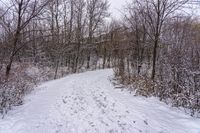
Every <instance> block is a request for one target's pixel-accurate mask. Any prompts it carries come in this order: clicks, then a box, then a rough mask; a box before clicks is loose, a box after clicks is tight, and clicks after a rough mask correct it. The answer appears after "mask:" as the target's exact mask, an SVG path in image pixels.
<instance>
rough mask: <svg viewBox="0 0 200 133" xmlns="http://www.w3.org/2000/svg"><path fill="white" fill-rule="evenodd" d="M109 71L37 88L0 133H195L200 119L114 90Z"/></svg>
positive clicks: (0, 124)
mask: <svg viewBox="0 0 200 133" xmlns="http://www.w3.org/2000/svg"><path fill="white" fill-rule="evenodd" d="M112 73H113V72H112V70H100V71H93V72H86V73H82V74H74V75H71V76H67V77H66V78H62V79H59V80H56V81H51V82H47V83H45V84H43V85H41V86H39V87H37V89H36V90H35V91H34V92H33V93H32V94H30V95H29V96H27V98H26V100H25V104H24V105H23V106H20V107H17V108H15V109H14V110H12V111H10V112H9V114H8V115H7V116H6V117H5V118H4V119H3V120H2V119H0V133H200V119H194V118H192V117H190V116H188V115H185V114H184V113H183V112H181V111H179V110H177V109H174V108H171V107H169V106H167V105H165V104H164V103H162V102H159V101H158V100H157V99H156V98H149V99H146V98H143V97H134V96H133V95H131V94H129V93H128V92H126V91H120V90H117V89H114V87H113V85H112V84H111V83H110V81H109V77H110V76H112Z"/></svg>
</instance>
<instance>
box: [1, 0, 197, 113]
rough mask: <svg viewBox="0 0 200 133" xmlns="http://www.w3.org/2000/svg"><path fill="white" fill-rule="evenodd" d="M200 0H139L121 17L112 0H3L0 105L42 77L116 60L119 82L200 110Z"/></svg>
mask: <svg viewBox="0 0 200 133" xmlns="http://www.w3.org/2000/svg"><path fill="white" fill-rule="evenodd" d="M198 4H199V2H198V1H192V0H132V1H130V2H129V3H127V4H126V5H125V6H124V7H123V9H122V11H121V19H116V18H112V17H111V13H110V12H109V6H110V3H109V1H108V0H6V1H5V0H0V113H2V114H6V113H7V111H9V110H10V109H11V108H12V107H13V106H18V105H21V104H23V98H24V96H25V95H27V94H28V93H30V92H31V91H32V89H33V88H34V86H36V85H38V84H40V83H41V82H44V81H48V80H53V79H58V78H61V77H64V76H66V75H68V74H72V73H80V72H84V71H87V70H96V69H107V68H112V69H113V70H114V74H115V78H114V79H113V81H114V82H115V84H120V85H121V86H126V87H128V88H129V89H130V90H131V91H135V92H136V95H142V96H145V97H151V96H155V97H159V99H160V100H161V101H164V102H166V103H169V104H170V105H172V106H175V107H183V108H184V109H185V111H186V112H187V113H189V114H191V115H192V116H199V113H200V20H199V18H198V16H196V15H194V14H192V13H187V12H186V10H191V9H190V8H192V6H194V5H195V6H198ZM192 10H194V9H192ZM194 12H198V10H197V9H195V10H194Z"/></svg>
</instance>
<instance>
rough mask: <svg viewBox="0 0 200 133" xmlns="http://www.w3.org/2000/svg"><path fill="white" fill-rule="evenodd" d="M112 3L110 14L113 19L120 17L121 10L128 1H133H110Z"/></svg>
mask: <svg viewBox="0 0 200 133" xmlns="http://www.w3.org/2000/svg"><path fill="white" fill-rule="evenodd" d="M108 1H109V2H110V12H111V15H112V17H114V18H119V17H120V9H121V8H122V7H123V6H124V5H125V4H126V2H127V1H131V0H108Z"/></svg>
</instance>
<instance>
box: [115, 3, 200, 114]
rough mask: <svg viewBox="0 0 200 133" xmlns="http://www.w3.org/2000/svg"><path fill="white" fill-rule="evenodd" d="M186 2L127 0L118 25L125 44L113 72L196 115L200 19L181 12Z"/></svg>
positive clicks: (142, 91) (199, 82) (143, 91)
mask: <svg viewBox="0 0 200 133" xmlns="http://www.w3.org/2000/svg"><path fill="white" fill-rule="evenodd" d="M187 2H188V1H187V0H180V1H177V0H144V1H137V0H134V1H133V3H132V4H129V5H128V6H127V8H126V14H125V18H124V19H125V21H124V23H123V27H122V28H123V29H124V36H125V37H126V38H128V39H125V40H128V43H127V42H126V44H128V45H127V46H126V47H123V49H120V51H121V52H122V53H123V57H121V59H119V61H118V64H117V65H116V66H115V74H116V76H117V77H118V78H119V79H120V81H121V83H123V84H128V85H132V86H133V88H134V89H136V92H137V93H138V94H142V95H145V96H152V95H153V96H158V97H160V99H161V100H164V101H168V102H169V101H170V103H172V105H173V106H176V107H177V106H178V107H180V106H181V107H184V108H186V109H189V110H191V112H192V113H191V114H192V115H195V113H199V112H200V40H199V38H200V36H199V35H200V34H199V33H200V22H199V19H197V18H195V17H193V16H191V15H188V14H187V15H186V14H183V13H182V14H181V13H180V9H182V8H183V6H184V5H185V4H187ZM121 45H123V43H122V44H121ZM123 46H124V45H123Z"/></svg>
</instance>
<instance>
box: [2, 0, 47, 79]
mask: <svg viewBox="0 0 200 133" xmlns="http://www.w3.org/2000/svg"><path fill="white" fill-rule="evenodd" d="M11 3H12V5H14V8H13V10H14V14H13V15H14V16H13V19H15V18H16V23H15V25H14V28H15V30H14V34H13V40H12V51H11V54H10V57H9V61H8V64H7V66H6V79H8V78H9V74H10V70H11V67H12V63H13V60H14V57H15V55H16V54H17V53H18V52H19V51H20V50H21V49H22V48H23V47H24V44H23V45H20V44H19V39H20V35H21V31H22V30H23V29H24V28H25V27H26V26H27V25H28V24H29V23H30V21H31V20H32V19H34V18H35V17H37V16H38V15H39V14H40V13H41V11H42V9H43V8H44V7H45V6H46V5H47V3H48V1H44V2H42V3H41V2H40V1H37V0H34V1H32V0H12V1H11ZM13 10H12V11H13Z"/></svg>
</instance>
